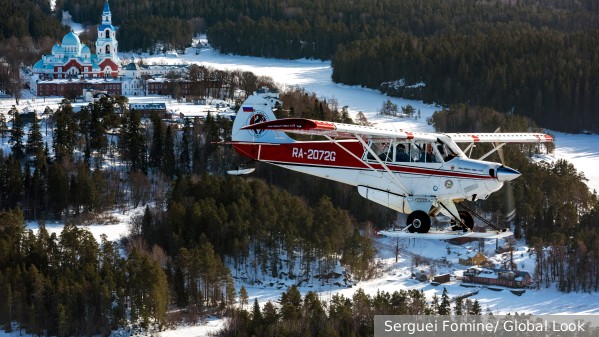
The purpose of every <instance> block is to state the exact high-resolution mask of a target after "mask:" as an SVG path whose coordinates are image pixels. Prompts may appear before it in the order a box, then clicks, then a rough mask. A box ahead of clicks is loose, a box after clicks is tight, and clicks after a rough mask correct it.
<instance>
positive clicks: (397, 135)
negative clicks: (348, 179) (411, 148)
mask: <svg viewBox="0 0 599 337" xmlns="http://www.w3.org/2000/svg"><path fill="white" fill-rule="evenodd" d="M241 129H242V130H274V131H284V132H290V133H297V134H304V135H306V134H307V135H320V136H329V137H331V138H353V137H358V136H359V137H362V138H364V139H410V140H421V141H429V142H434V141H436V140H437V134H432V133H421V132H409V131H404V130H389V129H383V128H376V127H372V126H362V125H354V124H343V123H333V122H325V121H318V120H312V119H305V118H283V119H276V120H273V121H268V122H263V123H256V124H252V125H246V126H244V127H242V128H241Z"/></svg>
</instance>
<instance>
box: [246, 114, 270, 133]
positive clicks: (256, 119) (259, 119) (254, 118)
mask: <svg viewBox="0 0 599 337" xmlns="http://www.w3.org/2000/svg"><path fill="white" fill-rule="evenodd" d="M266 121H267V119H266V116H265V115H264V114H263V113H262V112H261V111H256V113H254V114H253V115H251V116H250V121H249V123H248V125H254V124H258V123H263V122H266ZM250 131H251V132H252V134H253V135H254V137H256V138H260V137H262V136H263V135H264V133H265V131H266V130H250Z"/></svg>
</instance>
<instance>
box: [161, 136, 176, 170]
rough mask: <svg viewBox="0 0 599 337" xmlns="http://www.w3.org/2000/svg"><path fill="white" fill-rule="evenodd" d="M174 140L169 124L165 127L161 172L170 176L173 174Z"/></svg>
mask: <svg viewBox="0 0 599 337" xmlns="http://www.w3.org/2000/svg"><path fill="white" fill-rule="evenodd" d="M175 165H176V163H175V140H174V135H173V130H172V129H171V126H170V125H168V126H167V127H166V134H165V135H164V157H163V158H162V173H164V175H165V176H167V177H169V179H170V178H172V177H173V176H174V175H175Z"/></svg>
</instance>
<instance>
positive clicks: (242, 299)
mask: <svg viewBox="0 0 599 337" xmlns="http://www.w3.org/2000/svg"><path fill="white" fill-rule="evenodd" d="M239 303H240V304H241V309H243V307H244V306H246V305H247V304H248V292H247V290H246V289H245V286H243V285H242V286H241V288H240V289H239Z"/></svg>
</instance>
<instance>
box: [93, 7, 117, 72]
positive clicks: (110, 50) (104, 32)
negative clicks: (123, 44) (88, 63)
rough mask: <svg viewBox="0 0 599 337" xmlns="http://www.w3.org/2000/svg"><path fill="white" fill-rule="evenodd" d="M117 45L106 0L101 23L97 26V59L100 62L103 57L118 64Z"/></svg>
mask: <svg viewBox="0 0 599 337" xmlns="http://www.w3.org/2000/svg"><path fill="white" fill-rule="evenodd" d="M118 46H119V43H118V42H117V40H116V29H115V28H114V26H113V25H112V14H111V13H110V6H109V5H108V0H106V2H105V3H104V10H103V11H102V23H101V24H100V25H99V26H98V40H97V41H96V54H97V55H98V61H99V62H101V61H102V60H103V59H106V58H108V59H111V60H113V61H114V62H115V63H117V64H118V60H119V59H118V54H117V53H118Z"/></svg>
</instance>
